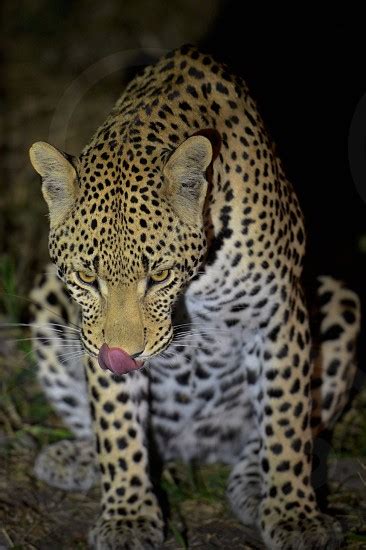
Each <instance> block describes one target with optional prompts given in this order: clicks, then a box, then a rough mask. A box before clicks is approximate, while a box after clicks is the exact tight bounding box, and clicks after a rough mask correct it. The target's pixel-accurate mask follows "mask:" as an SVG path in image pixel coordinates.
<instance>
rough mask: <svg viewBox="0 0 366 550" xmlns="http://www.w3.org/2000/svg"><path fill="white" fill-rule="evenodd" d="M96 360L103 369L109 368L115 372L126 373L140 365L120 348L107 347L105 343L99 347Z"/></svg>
mask: <svg viewBox="0 0 366 550" xmlns="http://www.w3.org/2000/svg"><path fill="white" fill-rule="evenodd" d="M98 362H99V365H100V366H101V367H102V369H103V370H106V369H109V370H110V371H112V372H114V373H115V374H126V373H127V372H131V371H132V370H136V369H138V368H139V367H141V366H142V365H141V363H137V362H136V361H135V360H134V359H132V357H130V356H129V355H128V353H126V352H125V351H123V350H122V349H120V348H109V347H108V345H107V344H103V345H102V347H101V348H100V350H99V355H98Z"/></svg>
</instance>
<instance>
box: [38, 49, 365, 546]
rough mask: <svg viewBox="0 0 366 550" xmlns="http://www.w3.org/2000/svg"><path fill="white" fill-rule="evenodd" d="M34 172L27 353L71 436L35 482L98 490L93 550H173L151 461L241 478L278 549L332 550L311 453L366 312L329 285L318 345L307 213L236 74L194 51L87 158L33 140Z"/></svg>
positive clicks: (345, 291)
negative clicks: (43, 232) (34, 271)
mask: <svg viewBox="0 0 366 550" xmlns="http://www.w3.org/2000/svg"><path fill="white" fill-rule="evenodd" d="M30 159H31V163H32V165H33V167H34V169H35V171H36V172H37V173H38V174H39V175H40V176H41V181H42V193H43V196H44V199H45V201H46V203H47V205H48V210H49V224H50V232H49V253H50V258H51V261H52V263H51V264H50V265H49V266H48V267H47V271H46V273H44V274H42V275H41V276H40V277H39V279H38V281H37V283H36V284H35V286H34V288H33V290H32V293H31V299H32V303H33V306H32V315H33V325H32V326H33V329H32V330H33V333H34V337H35V340H34V341H35V343H34V352H35V355H36V358H37V362H38V374H39V380H40V383H41V385H42V387H43V388H44V391H45V392H46V395H47V397H48V399H49V400H50V402H51V403H52V405H53V406H54V408H55V410H56V411H57V413H58V414H59V415H60V416H61V418H62V419H63V421H64V423H65V425H66V426H67V427H68V428H69V429H70V431H71V432H72V434H73V436H74V439H70V440H65V441H59V442H57V443H54V444H52V445H50V446H48V447H46V448H44V449H43V450H42V451H41V452H40V454H39V456H38V457H37V459H36V463H35V473H36V475H37V476H38V477H39V478H40V479H42V480H44V481H46V482H48V483H50V484H51V485H54V486H56V487H59V488H63V489H69V490H87V489H88V488H90V487H91V486H92V485H93V484H96V483H99V484H100V488H101V503H100V506H101V510H100V514H99V517H98V518H96V520H95V523H94V526H93V527H92V528H91V531H90V533H89V539H88V540H89V544H90V545H91V547H93V548H96V549H98V550H100V549H102V550H104V549H107V548H108V549H112V548H113V549H122V548H129V549H137V548H139V549H140V548H159V547H161V545H162V544H163V540H164V536H165V523H164V515H163V513H162V508H161V503H160V500H159V498H158V496H157V491H156V483H155V481H154V479H153V474H152V459H151V448H152V445H153V447H154V448H155V450H156V452H157V453H158V456H159V457H160V459H161V460H162V461H165V462H169V461H172V460H178V461H182V462H191V461H198V462H202V463H208V464H210V463H216V462H219V463H224V464H227V465H229V466H230V467H231V473H230V474H229V477H228V484H227V491H226V494H227V497H228V500H229V503H230V505H231V508H232V510H233V512H234V514H236V516H237V517H238V518H239V520H240V521H241V522H242V523H243V524H244V525H248V526H251V527H256V528H257V529H258V532H259V533H260V536H261V537H262V540H263V543H264V545H265V546H266V547H267V548H270V549H271V550H274V549H281V550H283V549H288V550H290V549H295V548H296V549H309V548H319V549H320V548H324V549H325V548H327V549H330V548H338V547H339V545H340V543H341V540H342V529H341V527H340V525H339V524H338V522H337V520H336V519H335V518H332V517H331V516H330V515H327V513H325V512H324V511H323V510H321V509H320V508H319V506H318V503H317V499H316V496H315V491H314V487H313V485H312V483H311V479H312V462H313V454H312V453H313V442H314V439H315V437H316V436H317V434H319V433H321V432H322V430H325V429H330V428H331V427H332V426H333V425H334V423H335V422H336V420H337V418H338V417H339V415H340V414H341V412H342V409H343V408H344V406H345V405H346V403H347V401H348V397H349V393H350V390H351V388H352V384H353V379H354V376H355V372H356V342H357V336H358V332H359V325H360V303H359V299H358V296H357V294H356V293H355V292H354V291H353V290H351V289H349V288H348V287H347V286H346V285H345V284H344V283H343V282H342V281H338V280H337V279H334V278H332V277H331V276H328V275H324V276H321V277H319V278H318V279H317V280H316V283H315V287H316V289H315V295H316V301H317V304H318V306H317V307H318V310H317V311H318V313H319V314H318V322H317V330H316V331H314V330H313V328H312V325H311V323H310V321H311V319H310V313H309V312H310V311H311V310H312V306H311V304H309V302H308V298H307V297H306V293H305V285H304V259H305V248H306V231H305V222H304V217H303V213H302V210H301V207H300V204H299V201H298V198H297V195H296V193H295V191H294V189H293V187H292V185H291V183H290V182H289V180H288V179H287V177H286V175H285V171H284V169H283V166H282V164H281V161H280V159H279V156H278V153H277V149H276V146H275V144H274V142H273V141H272V139H271V137H270V135H269V132H268V131H267V130H266V127H265V124H264V122H263V119H262V117H261V115H260V113H259V109H258V107H257V104H256V102H255V101H254V100H253V99H252V97H251V95H250V92H249V90H248V87H247V85H246V83H245V81H244V80H243V78H242V77H241V76H238V75H236V74H234V73H233V72H231V70H230V69H229V68H228V67H227V66H226V65H224V64H223V63H221V62H219V61H216V60H215V59H214V58H213V57H212V56H211V55H209V54H207V53H205V52H203V51H201V50H200V49H198V48H197V47H196V46H191V45H185V46H182V47H180V48H178V49H176V50H174V51H172V52H170V53H168V54H167V55H165V56H164V57H163V58H161V59H159V60H158V61H157V62H156V63H155V64H152V65H149V66H147V67H145V68H144V69H143V70H142V71H141V72H140V73H138V74H137V75H136V76H135V77H134V78H133V79H132V80H131V81H130V83H129V84H127V86H126V88H125V89H124V91H123V93H122V96H121V97H120V99H119V100H118V101H117V103H116V104H115V106H114V107H113V109H112V111H111V113H110V115H109V116H108V117H107V119H106V120H105V122H104V123H103V124H102V125H101V127H100V128H99V129H98V130H97V131H96V133H95V134H94V136H93V137H92V139H91V141H90V142H89V143H88V145H86V147H85V148H84V149H83V150H82V152H81V154H80V155H79V156H74V155H70V154H68V153H65V152H63V151H61V150H59V149H57V148H56V147H54V146H53V145H50V144H48V143H46V142H41V141H40V142H36V143H34V144H33V145H32V146H31V148H30ZM315 332H317V334H315ZM151 442H152V443H151Z"/></svg>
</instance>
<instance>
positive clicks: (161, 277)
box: [150, 269, 170, 283]
mask: <svg viewBox="0 0 366 550" xmlns="http://www.w3.org/2000/svg"><path fill="white" fill-rule="evenodd" d="M169 275H170V269H164V270H163V271H158V272H157V273H153V274H152V275H150V280H151V281H152V282H153V283H162V282H163V281H165V280H166V279H167V278H168V277H169Z"/></svg>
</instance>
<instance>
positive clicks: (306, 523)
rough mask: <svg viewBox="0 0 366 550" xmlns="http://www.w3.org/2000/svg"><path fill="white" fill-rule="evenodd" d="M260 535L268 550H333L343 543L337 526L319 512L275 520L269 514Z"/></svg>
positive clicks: (331, 519) (335, 522)
mask: <svg viewBox="0 0 366 550" xmlns="http://www.w3.org/2000/svg"><path fill="white" fill-rule="evenodd" d="M262 535H263V539H264V542H265V543H266V546H267V548H270V549H271V550H309V549H311V550H336V549H338V548H341V543H342V540H343V536H342V529H341V526H340V525H339V523H338V522H337V521H336V520H334V519H333V518H331V517H330V516H327V515H326V514H320V513H318V514H316V515H314V516H313V517H305V518H304V519H301V517H300V514H298V515H297V517H296V516H295V515H294V516H293V517H291V518H290V519H278V520H277V521H276V520H274V518H273V516H272V515H270V516H268V517H267V518H264V520H263V522H262Z"/></svg>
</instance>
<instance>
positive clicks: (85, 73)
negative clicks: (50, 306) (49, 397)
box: [0, 0, 366, 550]
mask: <svg viewBox="0 0 366 550" xmlns="http://www.w3.org/2000/svg"><path fill="white" fill-rule="evenodd" d="M141 4H142V2H133V1H132V0H126V1H124V2H123V3H122V2H102V3H99V2H97V1H96V0H91V1H88V2H87V1H86V0H80V1H79V2H73V1H72V0H69V1H65V2H58V1H57V0H51V1H50V0H37V1H35V2H34V1H31V0H28V1H27V0H25V1H23V2H22V3H21V9H20V8H19V6H18V4H17V3H15V2H10V0H5V1H4V2H3V3H2V10H3V19H4V20H6V22H7V23H6V27H4V29H3V32H2V39H3V46H4V50H3V51H4V55H3V58H2V60H1V63H2V76H3V79H2V88H1V89H0V94H1V98H2V99H4V101H5V105H6V107H5V109H4V110H3V111H2V113H1V116H2V126H3V132H1V135H0V148H1V153H2V155H1V163H2V168H3V169H4V170H3V171H2V172H3V177H2V179H1V180H0V209H1V215H0V243H1V249H0V325H1V324H2V328H1V331H0V373H1V378H0V550H3V549H8V548H9V549H10V548H13V549H21V550H23V549H24V550H25V549H37V550H42V549H50V548H52V549H70V548H72V549H84V548H87V544H86V533H87V531H88V528H89V527H90V525H91V524H92V522H93V519H94V518H95V516H96V515H97V512H98V490H97V488H95V489H93V490H90V491H88V492H87V493H76V492H75V493H67V492H64V491H61V490H56V489H54V488H51V487H48V486H47V485H45V484H43V483H42V482H40V481H38V480H37V479H35V478H34V476H33V475H32V466H33V462H34V458H35V456H36V454H37V452H38V451H39V449H40V448H41V446H42V445H44V444H47V443H50V442H53V441H56V440H59V439H62V438H63V437H64V436H65V435H66V436H67V435H68V434H67V432H66V431H65V430H64V428H63V427H62V425H61V424H60V422H59V421H58V419H57V418H56V417H55V416H54V414H53V413H52V411H51V410H50V408H49V406H48V405H47V403H46V402H45V399H44V397H43V396H42V394H41V392H40V389H39V387H38V386H37V384H36V382H35V366H34V364H33V362H32V359H31V354H30V346H29V345H28V343H27V342H14V340H16V339H20V338H27V337H28V333H27V330H26V329H24V330H22V329H9V328H8V327H7V326H6V324H7V323H19V322H23V321H26V319H27V313H26V311H27V294H28V291H29V289H30V287H31V284H32V281H33V278H34V276H35V274H36V273H38V272H40V271H42V270H43V269H44V265H45V262H46V261H47V258H48V254H47V232H48V228H47V217H46V208H45V205H44V203H43V201H42V199H41V194H40V186H39V180H38V177H37V176H36V175H35V174H34V172H33V171H32V169H31V167H30V163H29V160H28V154H27V151H28V148H29V146H30V145H31V144H32V142H33V141H36V140H45V141H50V142H51V143H53V144H55V145H56V146H58V147H60V148H61V149H64V150H66V151H67V152H70V153H78V152H79V151H80V150H81V148H82V147H83V145H84V144H85V143H87V141H88V139H89V138H90V136H91V134H92V132H93V131H94V130H95V129H96V128H97V127H98V125H99V124H100V123H101V122H102V120H103V119H104V117H105V116H106V114H107V113H108V111H109V109H110V108H111V107H112V105H113V102H114V101H115V99H116V98H117V97H118V95H119V94H120V92H121V91H122V88H123V85H124V83H125V81H126V79H127V78H128V76H129V74H130V73H131V71H132V70H134V68H135V67H136V66H138V65H140V64H141V63H146V62H148V61H149V60H150V59H151V58H154V57H156V56H158V55H160V54H161V53H163V52H164V51H165V50H167V49H172V48H174V47H175V46H177V45H180V44H182V43H185V42H192V41H196V40H197V39H199V38H200V37H201V36H203V35H204V34H205V33H206V32H207V31H208V29H209V28H210V25H211V24H212V22H213V20H214V17H215V14H216V13H217V6H218V1H217V0H209V1H206V2H205V3H202V4H201V3H200V2H195V1H194V0H184V1H183V0H182V1H178V0H175V1H174V2H171V3H169V8H167V6H168V3H161V4H156V3H152V2H143V4H144V6H142V5H141ZM163 4H164V6H163V8H162V7H161V6H162V5H163ZM203 4H205V6H204V7H203ZM159 6H160V7H159ZM141 11H143V12H144V18H143V21H141V18H140V13H141ZM362 400H363V401H362ZM362 400H360V401H359V404H358V406H357V407H358V408H357V407H356V409H353V410H351V411H350V412H349V413H348V416H347V417H346V418H345V420H344V422H343V424H342V426H343V427H341V428H339V430H338V432H337V433H336V439H335V440H334V441H335V442H334V445H333V447H334V453H333V455H332V459H331V468H330V471H331V479H332V483H331V489H332V493H331V498H330V501H331V506H332V509H333V513H334V514H335V515H337V517H339V519H340V521H341V522H342V524H343V525H344V528H345V531H346V532H347V539H346V541H345V543H344V545H343V546H342V547H343V548H350V549H361V548H366V481H365V480H366V469H365V468H366V458H365V457H366V434H365V418H364V416H362V414H361V410H366V396H364V397H362ZM344 455H346V456H344ZM174 468H175V469H174V472H173V474H174V475H173V474H172V471H171V469H169V470H166V471H165V473H164V474H163V480H162V485H163V488H164V490H165V491H166V493H167V494H168V497H169V502H170V511H171V517H170V519H169V521H168V538H167V542H166V543H165V545H164V548H166V549H171V550H173V549H178V548H179V549H181V548H188V547H189V548H192V549H193V548H194V549H202V550H203V549H226V548H228V549H229V548H232V549H249V548H261V544H260V541H259V540H258V537H257V535H256V533H255V532H252V531H250V530H248V529H245V528H244V527H243V526H242V525H240V523H239V522H238V521H236V520H235V518H234V517H233V516H232V515H231V513H230V511H229V510H228V508H227V505H226V503H225V500H224V498H223V492H224V486H225V477H226V475H227V471H226V469H225V468H221V467H212V468H204V469H201V470H200V481H199V483H197V479H196V480H192V478H191V476H190V472H189V471H188V470H187V469H185V468H183V467H181V466H180V465H175V466H174ZM177 472H178V474H177ZM187 541H188V543H187Z"/></svg>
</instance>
